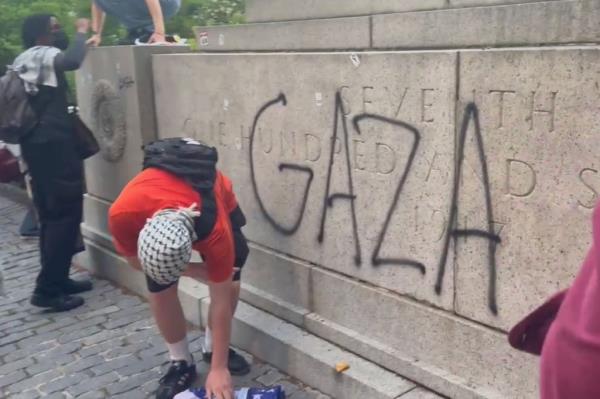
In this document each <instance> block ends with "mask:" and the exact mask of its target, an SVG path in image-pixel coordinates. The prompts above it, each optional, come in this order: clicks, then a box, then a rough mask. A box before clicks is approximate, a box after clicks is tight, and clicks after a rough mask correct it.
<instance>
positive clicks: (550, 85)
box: [455, 47, 600, 328]
mask: <svg viewBox="0 0 600 399" xmlns="http://www.w3.org/2000/svg"><path fill="white" fill-rule="evenodd" d="M598 62H600V51H599V49H598V48H597V47H594V48H577V49H560V50H558V49H556V50H536V51H532V50H529V51H489V52H468V53H464V54H462V55H461V71H460V75H461V88H460V108H461V109H464V107H465V105H466V104H467V103H468V102H471V101H474V103H475V104H476V105H477V107H478V109H479V115H480V120H481V131H482V137H483V142H484V146H485V152H486V158H487V166H488V170H489V176H490V185H489V186H490V192H491V200H492V204H493V212H494V220H495V221H496V222H500V223H498V224H497V226H496V229H497V230H498V231H499V232H500V237H501V239H502V242H501V244H500V245H498V247H497V251H496V262H497V274H498V276H497V285H496V287H497V298H498V305H499V307H500V308H499V315H498V316H497V317H495V316H494V315H493V314H491V313H490V312H489V311H488V309H487V307H486V304H487V302H488V301H487V293H488V290H477V289H475V288H474V287H476V286H477V285H480V286H484V287H486V286H488V279H489V276H490V274H489V273H490V267H489V262H488V247H487V245H485V240H478V239H469V240H467V241H466V242H465V241H463V240H459V245H460V246H462V248H463V249H462V250H460V251H458V255H457V259H456V265H455V267H456V293H457V296H456V310H457V312H458V313H459V314H461V315H464V316H466V317H468V318H472V319H474V320H477V321H479V322H483V323H485V324H489V325H495V326H498V327H501V328H507V327H509V326H511V325H513V324H514V323H515V322H516V321H517V320H519V319H520V317H522V316H523V314H524V313H525V312H526V311H528V310H530V309H533V308H535V307H537V305H539V303H540V302H541V301H542V300H543V299H544V298H547V297H548V296H549V295H550V294H552V293H554V292H556V291H557V290H558V289H560V288H563V287H566V286H568V285H569V284H570V283H571V281H572V280H573V276H574V275H575V274H576V273H577V271H578V270H579V267H580V266H581V264H582V262H583V259H584V257H585V254H586V252H587V250H588V247H589V244H590V243H591V224H590V218H591V214H592V211H591V208H593V207H594V205H595V204H596V202H597V200H598V192H599V191H598V190H600V179H598V170H599V168H600V163H599V162H598V157H597V154H598V141H597V139H596V129H597V126H598V124H599V123H600V115H599V114H598V111H597V106H596V102H597V99H598V91H597V88H596V85H597V82H598V80H597V79H598V78H597V77H598V72H597V65H598ZM468 134H469V136H468V140H467V144H466V147H465V151H466V152H465V163H466V164H468V165H477V159H478V157H477V152H476V151H477V150H476V147H475V144H474V142H473V137H474V136H473V129H469V131H468ZM475 170H477V169H475ZM464 177H465V180H464V181H465V184H464V186H463V192H462V194H461V198H460V202H461V203H462V204H465V206H464V207H463V208H462V209H459V221H461V222H463V221H464V224H463V225H462V226H461V227H466V226H467V225H468V226H469V228H473V227H474V228H482V227H483V226H485V224H484V223H485V222H484V217H483V215H484V209H485V207H484V202H483V201H482V200H481V198H482V197H481V195H482V187H483V186H482V185H481V184H478V183H477V182H475V181H474V180H473V177H474V175H473V169H471V168H467V169H465V175H464ZM500 229H501V230H500Z"/></svg>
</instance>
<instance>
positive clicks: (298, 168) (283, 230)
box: [249, 93, 314, 236]
mask: <svg viewBox="0 0 600 399" xmlns="http://www.w3.org/2000/svg"><path fill="white" fill-rule="evenodd" d="M279 103H281V105H283V106H284V107H285V106H286V105H287V99H286V97H285V94H283V93H282V94H280V95H279V96H278V97H277V98H275V99H273V100H271V101H269V102H267V103H266V104H265V105H263V106H262V107H261V108H260V109H259V110H258V112H257V113H256V116H255V117H254V123H253V124H252V131H251V133H250V145H249V148H250V178H251V180H252V189H253V190H254V196H255V197H256V201H257V202H258V205H259V207H260V210H261V212H262V214H263V216H264V217H265V218H266V219H267V221H268V222H269V223H270V224H271V226H273V228H274V229H275V230H277V231H278V232H280V233H281V234H283V235H287V236H291V235H293V234H294V233H296V231H298V229H299V228H300V224H301V223H302V219H303V217H304V211H305V210H306V203H307V202H308V194H309V192H310V187H311V185H312V181H313V177H314V173H313V170H312V169H311V168H309V167H307V166H302V165H297V164H290V163H281V164H279V171H280V172H282V171H284V170H286V169H289V170H293V171H297V172H301V173H306V174H307V175H308V180H307V182H306V188H305V190H304V198H303V199H302V205H301V207H300V213H299V215H298V217H297V218H296V221H295V222H294V224H293V225H292V226H291V227H286V226H283V225H282V224H280V223H279V222H277V221H276V220H275V219H274V218H273V216H271V214H270V213H269V212H268V211H267V209H266V208H265V205H264V203H263V201H262V199H261V197H260V194H259V193H258V185H257V184H256V175H255V171H254V155H253V149H254V137H255V133H256V125H257V124H258V121H259V119H260V118H261V116H262V114H263V113H264V112H265V111H266V110H267V109H269V108H270V107H272V106H274V105H276V104H279Z"/></svg>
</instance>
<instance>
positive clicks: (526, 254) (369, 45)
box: [79, 0, 600, 399]
mask: <svg viewBox="0 0 600 399" xmlns="http://www.w3.org/2000/svg"><path fill="white" fill-rule="evenodd" d="M311 3H312V2H311ZM517 3H518V4H517ZM296 4H297V2H294V1H292V0H278V1H269V0H250V1H249V3H248V20H249V21H250V22H254V23H253V24H249V25H241V26H234V27H210V28H203V27H201V28H197V30H196V33H197V38H198V43H199V46H200V48H201V49H202V50H205V51H214V52H216V53H200V54H198V53H196V54H162V55H156V56H153V57H152V64H153V69H152V73H150V72H149V71H147V72H144V73H148V74H149V75H142V76H146V79H148V80H146V82H151V81H153V86H151V87H153V94H152V95H153V97H152V96H142V97H140V98H142V99H143V100H144V101H149V102H151V103H152V104H153V107H155V109H156V130H154V125H151V126H147V127H143V128H137V127H135V126H137V125H136V124H135V122H131V123H129V125H128V126H134V132H133V133H132V134H133V138H132V139H131V140H137V141H132V142H134V143H141V142H144V140H146V139H147V135H148V134H156V135H157V137H174V136H182V135H184V136H191V137H195V138H197V139H199V140H202V141H205V142H207V143H209V144H211V145H214V146H216V147H217V148H218V149H219V155H220V160H219V167H220V168H221V169H222V170H223V171H224V172H225V173H226V174H227V175H229V176H230V177H231V178H232V180H233V182H234V188H235V191H236V193H237V195H238V199H239V202H240V204H241V206H242V207H243V209H244V211H245V213H246V215H247V217H248V226H247V227H246V228H245V232H246V235H247V236H248V238H249V239H250V241H251V246H252V248H251V255H250V258H249V261H248V264H247V266H246V268H245V271H244V283H245V284H244V287H243V292H242V298H243V300H244V301H245V302H247V303H249V304H251V305H253V306H255V307H256V308H259V309H262V310H264V311H267V312H268V313H270V314H272V315H275V316H277V317H279V318H280V319H282V320H285V321H287V322H289V323H292V324H294V325H296V326H298V327H301V328H302V329H304V330H305V331H307V332H308V333H311V334H314V335H316V336H319V337H321V338H324V339H326V340H328V341H330V342H334V343H335V344H336V345H339V346H340V347H342V348H344V349H346V350H349V351H351V352H353V353H355V354H357V355H359V356H362V357H363V358H365V359H367V360H369V361H371V362H373V363H375V364H377V365H379V366H382V367H384V368H386V369H388V370H390V371H392V372H394V373H397V374H399V375H401V376H404V377H406V378H408V379H410V380H412V381H415V382H416V383H419V384H422V385H425V386H426V387H428V388H430V389H432V390H435V391H438V392H439V393H441V394H444V395H447V396H450V397H453V398H461V399H462V398H535V397H537V396H538V394H537V359H536V358H533V357H530V356H527V355H523V354H520V353H517V352H516V351H514V350H512V349H511V348H510V347H509V346H508V343H507V340H506V331H507V330H508V329H509V328H510V327H511V326H512V325H513V324H514V323H515V322H516V321H518V320H519V319H520V318H521V317H523V316H524V315H525V314H526V313H527V312H529V311H530V310H532V309H533V308H534V307H536V306H537V305H539V304H540V303H541V301H542V300H544V299H545V298H546V297H548V296H549V295H551V294H552V293H554V292H556V291H557V290H559V289H561V288H564V287H566V286H567V285H568V284H569V283H570V282H571V281H572V278H573V276H574V275H575V273H576V272H577V270H578V268H579V266H580V264H581V262H582V260H583V257H584V255H585V252H586V250H587V248H588V245H589V243H590V239H591V237H590V230H591V225H590V221H589V219H590V216H591V212H592V208H593V206H594V205H595V203H596V201H597V200H598V193H599V192H600V175H599V172H598V171H599V170H600V161H599V160H598V157H597V155H596V154H597V153H598V151H599V150H600V148H598V144H597V140H596V129H597V126H599V125H600V123H599V122H600V120H598V119H599V118H600V116H598V109H597V108H598V106H597V104H598V100H599V93H600V88H599V87H600V86H599V84H600V83H599V82H600V67H599V66H598V65H600V51H599V49H598V47H597V45H596V44H595V43H596V42H597V40H598V39H599V38H600V34H599V33H598V31H597V29H598V28H597V26H600V24H597V20H598V18H597V17H598V12H600V2H598V1H588V0H585V1H562V0H561V1H559V0H557V1H542V2H529V1H483V0H482V1H458V0H457V1H452V0H451V1H437V0H432V1H386V0H381V1H343V2H333V1H329V0H327V1H325V0H321V1H319V2H314V4H313V5H312V6H308V5H306V4H304V3H303V6H302V7H299V6H297V5H296ZM338 17H339V18H338ZM474 17H477V18H475V19H474V20H473V24H474V25H473V26H474V27H472V29H471V30H469V27H468V26H467V25H465V24H464V22H465V21H469V19H470V18H474ZM486 18H487V19H486ZM303 19H304V20H303ZM291 20H293V21H291ZM409 20H410V23H404V22H406V21H409ZM273 21H278V22H273ZM285 21H290V22H285ZM403 21H404V22H403ZM436 21H438V22H436ZM440 21H441V22H440ZM519 21H520V22H519ZM263 22H264V23H263ZM527 23H528V24H527ZM453 24H454V25H455V26H457V25H456V24H458V26H465V29H463V30H461V32H459V33H458V34H456V35H452V34H451V30H450V26H451V25H453ZM426 27H429V28H427V29H426ZM346 33H347V34H346ZM479 33H481V34H479ZM294 39H298V40H294ZM558 44H570V45H569V46H566V45H564V46H557V45H558ZM541 45H544V46H541ZM488 46H492V47H503V48H491V49H490V48H483V47H488ZM504 47H509V48H504ZM348 49H352V50H353V51H343V50H348ZM378 49H389V50H388V51H379V50H378ZM240 50H261V51H266V52H241V53H240V52H239V51H240ZM285 50H293V51H294V52H286V51H285ZM309 50H310V51H309ZM315 50H319V51H318V52H317V51H315ZM102 51H104V52H106V53H107V54H108V53H110V54H112V55H116V54H117V53H116V52H117V51H131V50H117V49H101V50H98V52H93V53H92V55H93V56H96V55H98V57H100V54H101V52H102ZM227 51H232V52H227ZM233 51H235V52H233ZM107 54H104V56H103V57H100V58H101V60H99V61H98V63H97V64H96V66H94V67H91V66H90V67H89V68H95V69H94V70H93V71H92V70H91V69H88V70H86V71H88V72H90V71H91V72H90V73H91V76H93V77H92V78H90V77H89V76H88V75H86V73H88V72H85V71H84V73H83V74H81V75H80V78H79V79H80V81H82V82H83V83H84V84H87V85H90V86H89V87H90V88H91V87H92V86H93V87H95V88H96V89H95V90H96V91H98V90H99V89H98V87H99V85H101V83H102V82H103V81H104V80H108V81H110V82H112V84H113V86H115V85H116V86H118V87H119V88H120V90H123V88H121V86H122V85H121V83H119V82H120V80H119V79H117V78H114V77H112V78H110V77H109V78H107V77H106V76H108V75H106V74H107V73H108V72H106V71H109V72H110V71H113V72H110V73H112V74H113V75H114V73H116V72H114V70H115V58H114V57H107ZM125 56H126V55H120V54H119V55H118V58H119V59H122V57H125ZM121 62H122V61H121ZM103 63H105V64H106V65H105V64H103ZM109 64H110V65H109ZM121 65H123V64H121ZM139 73H142V72H139ZM105 75H106V76H105ZM110 76H112V75H110ZM115 76H116V75H115ZM134 80H136V81H139V78H136V79H134ZM92 83H93V85H92ZM102 84H103V83H102ZM82 87H86V88H87V87H88V86H82ZM102 87H104V86H102ZM137 87H138V90H139V85H138V86H137ZM144 87H146V85H144ZM79 89H80V98H82V97H81V96H82V92H81V87H79ZM85 90H86V94H85V95H84V96H83V98H85V96H88V95H89V93H88V92H92V91H93V90H91V89H90V90H88V89H85ZM88 98H89V97H88ZM90 101H91V100H90ZM107 106H108V105H107ZM127 106H128V107H130V105H129V103H128V105H127ZM96 108H98V107H96ZM92 109H94V108H93V107H92ZM108 114H109V115H111V116H110V118H108V119H106V120H107V121H109V120H110V121H112V122H110V123H112V125H111V126H117V127H118V125H116V124H115V122H114V121H115V120H117V119H115V118H116V117H118V116H119V115H122V114H123V109H122V108H119V107H117V108H115V109H113V111H111V112H109V113H108ZM125 114H126V115H127V117H128V118H133V119H135V118H138V119H139V120H145V118H148V117H149V116H148V114H147V113H144V114H133V115H132V114H130V113H129V112H125ZM111 118H112V119H111ZM107 123H108V122H107ZM152 123H154V122H152ZM102 126H104V125H102ZM129 132H130V130H128V135H127V139H128V140H130V135H129ZM136 132H140V133H136ZM128 145H129V144H128ZM136 146H137V144H134V147H128V148H130V149H129V150H127V151H132V152H131V153H127V154H129V155H127V154H126V155H127V156H126V157H125V158H127V159H128V160H127V162H125V161H119V162H122V163H121V164H116V165H115V164H114V163H113V164H108V163H107V161H106V158H105V159H104V160H101V159H100V157H97V158H96V159H95V160H93V161H91V162H90V164H89V165H88V176H90V175H93V176H90V178H89V179H90V181H91V187H90V193H91V194H90V196H88V207H87V212H86V217H87V219H86V225H85V227H86V228H88V230H89V231H94V229H96V230H98V231H103V232H104V233H103V234H104V236H105V238H106V234H107V232H106V226H105V216H103V215H105V211H106V208H107V207H108V206H109V204H110V201H111V200H113V199H114V195H115V192H116V190H118V189H120V187H122V184H123V182H124V181H125V180H126V179H127V178H129V176H130V175H132V174H133V173H135V172H137V171H138V170H139V166H140V164H141V153H140V152H139V150H137V149H136V148H137V147H136ZM134 164H135V165H134ZM107 165H108V166H107ZM107 168H108V169H107ZM110 168H112V169H110ZM98 171H100V173H98ZM109 175H110V176H111V178H108V176H109ZM94 196H97V197H99V198H101V199H103V201H104V202H102V203H103V204H104V205H102V206H101V205H99V204H100V202H98V203H96V204H93V203H92V202H91V200H90V198H92V197H94ZM103 212H104V213H103ZM94 237H95V236H94V235H93V234H88V242H94V241H98V239H97V238H94ZM104 245H105V246H110V244H109V243H105V244H104ZM340 399H346V398H340Z"/></svg>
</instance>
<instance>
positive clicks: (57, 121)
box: [14, 15, 92, 311]
mask: <svg viewBox="0 0 600 399" xmlns="http://www.w3.org/2000/svg"><path fill="white" fill-rule="evenodd" d="M89 25H90V23H89V21H88V20H87V19H80V20H78V21H77V24H76V26H77V33H76V35H75V39H74V41H73V43H72V44H71V46H70V47H69V38H68V37H67V35H66V34H65V32H64V31H63V30H62V28H61V27H60V25H59V23H58V20H57V19H56V18H55V17H54V16H52V15H33V16H30V17H28V18H26V19H25V21H24V23H23V30H22V38H23V45H24V47H25V49H26V51H25V52H24V53H23V54H21V55H20V56H19V57H17V59H16V60H15V63H14V65H15V66H21V70H22V71H23V72H22V73H21V74H20V77H21V78H22V79H23V81H24V84H25V87H26V90H27V91H28V92H29V94H30V95H31V97H30V102H31V105H32V107H33V109H34V110H35V112H36V113H37V115H38V117H39V124H38V125H37V127H36V128H34V129H33V130H32V131H31V132H30V133H29V134H28V135H27V136H26V137H25V138H24V139H23V140H22V142H21V149H22V153H23V158H24V159H25V162H26V163H27V166H28V168H29V173H30V175H31V178H32V190H33V201H34V204H35V207H36V209H37V212H38V217H39V222H40V257H41V271H40V273H39V275H38V277H37V280H36V286H35V289H34V292H33V296H32V297H31V304H33V305H34V306H38V307H43V308H51V309H53V310H56V311H66V310H70V309H73V308H76V307H78V306H81V305H82V304H83V303H84V300H83V298H81V297H79V296H76V295H75V294H78V293H81V292H84V291H89V290H91V289H92V283H91V281H76V280H73V279H70V278H69V269H70V267H71V260H72V257H73V255H74V254H75V253H76V252H78V251H79V249H78V238H79V235H80V231H79V228H80V227H79V225H80V223H81V220H82V211H83V194H84V187H85V185H84V176H83V162H82V160H81V159H80V157H79V155H78V153H77V150H76V144H75V133H74V126H73V123H72V119H71V117H70V116H69V114H68V101H67V93H68V85H67V80H66V77H65V71H72V70H75V69H78V68H79V67H80V65H81V63H82V62H83V60H84V58H85V55H86V43H85V42H86V36H87V32H88V30H89ZM63 51H64V52H63Z"/></svg>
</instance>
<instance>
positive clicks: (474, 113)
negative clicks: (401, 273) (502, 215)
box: [435, 103, 501, 315]
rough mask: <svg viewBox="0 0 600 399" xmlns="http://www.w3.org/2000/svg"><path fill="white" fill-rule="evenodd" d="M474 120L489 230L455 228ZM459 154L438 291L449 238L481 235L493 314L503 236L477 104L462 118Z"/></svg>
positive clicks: (442, 278) (470, 107)
mask: <svg viewBox="0 0 600 399" xmlns="http://www.w3.org/2000/svg"><path fill="white" fill-rule="evenodd" d="M471 119H473V122H474V123H475V138H476V140H477V150H478V153H479V160H480V162H481V172H482V178H483V186H484V190H485V206H486V210H487V220H488V229H487V231H483V230H474V229H467V230H459V229H457V228H456V225H457V216H458V191H459V185H460V178H461V172H462V166H463V162H464V153H465V143H466V138H467V130H468V128H469V123H470V121H471ZM457 151H458V154H457V158H456V161H455V162H456V167H455V169H454V187H453V192H452V202H451V205H450V217H449V219H448V228H447V230H446V234H445V238H444V250H443V252H442V256H441V259H440V264H439V269H438V276H437V282H436V284H435V292H436V293H437V294H438V295H439V294H440V293H441V292H442V284H443V280H444V275H445V273H446V261H447V259H448V251H449V249H450V240H451V238H452V237H457V236H462V237H467V236H473V237H482V238H485V239H487V240H488V241H489V246H488V262H489V264H488V266H489V283H488V284H489V287H488V306H489V308H490V310H491V311H492V313H493V314H495V315H497V314H498V304H497V303H496V247H497V245H498V244H499V243H500V242H501V239H500V237H499V236H498V235H497V234H496V233H495V232H494V222H493V220H494V217H493V211H492V195H491V192H490V179H489V175H488V168H487V161H486V157H485V150H484V147H483V136H482V134H481V126H480V123H479V110H478V109H477V106H476V105H475V104H473V103H470V104H468V105H467V107H466V108H465V114H464V117H463V122H462V126H461V129H460V134H459V142H458V149H457Z"/></svg>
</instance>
